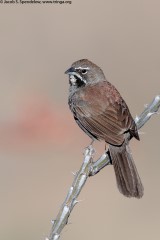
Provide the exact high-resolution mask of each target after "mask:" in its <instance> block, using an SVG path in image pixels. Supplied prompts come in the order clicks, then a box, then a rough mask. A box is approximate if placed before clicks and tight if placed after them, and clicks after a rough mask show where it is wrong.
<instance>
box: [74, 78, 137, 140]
mask: <svg viewBox="0 0 160 240" xmlns="http://www.w3.org/2000/svg"><path fill="white" fill-rule="evenodd" d="M73 98H74V99H73V101H72V102H74V103H76V104H74V105H73V106H72V111H73V113H74V117H75V120H76V121H77V123H78V125H79V126H80V127H81V128H82V129H83V130H84V131H85V132H86V133H87V134H88V135H89V136H90V137H93V138H96V139H102V140H105V141H106V142H108V143H110V144H113V145H121V144H122V143H123V141H124V132H126V131H128V130H129V129H132V131H133V132H134V130H136V125H135V123H134V121H133V118H132V116H131V114H130V112H129V109H128V107H127V105H126V103H125V102H124V100H123V99H122V97H121V96H120V94H119V92H118V91H117V90H116V88H115V87H114V86H113V85H111V84H110V83H109V82H107V81H105V82H99V83H97V84H95V85H90V86H86V87H85V88H82V89H80V90H79V91H78V92H76V94H75V95H74V96H73ZM133 135H134V134H133Z"/></svg>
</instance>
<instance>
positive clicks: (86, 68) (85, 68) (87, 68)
mask: <svg viewBox="0 0 160 240" xmlns="http://www.w3.org/2000/svg"><path fill="white" fill-rule="evenodd" d="M75 69H76V70H78V69H84V70H89V69H90V68H89V67H78V68H75Z"/></svg>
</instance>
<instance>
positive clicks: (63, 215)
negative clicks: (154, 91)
mask: <svg viewBox="0 0 160 240" xmlns="http://www.w3.org/2000/svg"><path fill="white" fill-rule="evenodd" d="M159 108H160V96H156V97H155V99H154V100H153V101H152V102H151V103H150V104H149V105H147V106H146V108H145V110H144V111H143V112H142V113H141V114H140V115H139V117H136V119H135V122H136V124H137V128H138V129H140V128H141V127H142V126H143V125H144V124H145V123H146V122H147V121H148V120H149V119H150V118H151V116H153V115H154V114H156V113H158V109H159ZM93 156H94V149H93V147H92V146H91V145H90V146H89V147H88V148H86V150H85V153H84V161H83V164H82V166H81V168H80V170H79V171H78V172H77V173H76V174H75V178H74V181H73V184H72V186H71V187H70V189H69V191H68V194H67V197H66V199H65V201H64V203H63V204H62V207H61V209H60V211H59V213H58V215H57V217H56V219H55V220H54V221H52V229H51V233H50V236H49V238H46V240H57V239H59V238H60V233H61V231H62V230H63V228H64V227H65V225H66V224H67V223H68V218H69V216H70V214H71V211H72V210H73V208H74V206H75V205H76V204H77V203H78V201H77V197H78V196H79V194H80V192H81V190H82V188H83V186H84V184H85V183H86V181H87V178H88V177H89V176H94V175H95V174H97V173H98V172H99V171H100V170H101V169H102V168H104V167H105V166H107V165H109V164H110V162H111V159H110V155H109V151H107V152H105V153H104V154H103V155H102V156H101V157H100V158H99V159H98V160H97V161H96V162H93Z"/></svg>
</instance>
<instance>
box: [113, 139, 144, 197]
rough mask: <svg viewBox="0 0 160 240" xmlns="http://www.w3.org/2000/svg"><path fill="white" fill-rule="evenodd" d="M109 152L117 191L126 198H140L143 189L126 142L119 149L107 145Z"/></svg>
mask: <svg viewBox="0 0 160 240" xmlns="http://www.w3.org/2000/svg"><path fill="white" fill-rule="evenodd" d="M109 151H110V155H111V158H112V163H113V166H114V170H115V175H116V180H117V186H118V189H119V191H120V192H121V193H122V194H123V195H125V196H126V197H136V198H141V197H142V196H143V191H144V189H143V185H142V182H141V179H140V177H139V174H138V172H137V169H136V166H135V163H134V160H133V158H132V155H131V152H130V149H129V145H128V144H127V143H126V142H124V143H123V144H122V146H120V147H116V146H112V145H109Z"/></svg>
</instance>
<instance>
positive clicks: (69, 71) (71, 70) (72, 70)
mask: <svg viewBox="0 0 160 240" xmlns="http://www.w3.org/2000/svg"><path fill="white" fill-rule="evenodd" d="M74 73H75V69H74V67H71V68H69V69H68V70H67V71H65V74H74Z"/></svg>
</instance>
